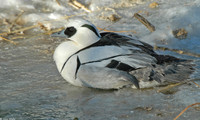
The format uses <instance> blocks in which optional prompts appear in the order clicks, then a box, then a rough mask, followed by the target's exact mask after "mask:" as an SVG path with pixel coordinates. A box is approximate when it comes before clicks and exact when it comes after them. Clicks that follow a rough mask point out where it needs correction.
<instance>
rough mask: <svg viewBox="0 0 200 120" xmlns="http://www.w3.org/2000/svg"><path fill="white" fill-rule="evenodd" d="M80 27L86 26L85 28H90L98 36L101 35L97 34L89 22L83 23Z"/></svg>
mask: <svg viewBox="0 0 200 120" xmlns="http://www.w3.org/2000/svg"><path fill="white" fill-rule="evenodd" d="M81 27H86V28H88V29H90V30H91V31H93V32H94V33H95V34H96V35H97V36H98V37H101V36H99V34H98V32H97V30H96V29H95V28H94V27H93V26H91V25H89V24H84V25H82V26H81Z"/></svg>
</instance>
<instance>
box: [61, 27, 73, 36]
mask: <svg viewBox="0 0 200 120" xmlns="http://www.w3.org/2000/svg"><path fill="white" fill-rule="evenodd" d="M64 33H65V35H67V36H68V37H71V36H73V35H74V34H75V33H76V28H74V27H68V28H66V30H65V31H64Z"/></svg>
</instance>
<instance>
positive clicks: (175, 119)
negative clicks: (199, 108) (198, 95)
mask: <svg viewBox="0 0 200 120" xmlns="http://www.w3.org/2000/svg"><path fill="white" fill-rule="evenodd" d="M195 105H200V103H194V104H191V105H188V106H187V107H186V108H185V109H184V110H182V111H181V112H180V113H179V114H178V115H177V116H176V117H175V118H174V120H177V119H178V118H179V117H180V116H181V115H182V114H183V113H184V112H185V111H186V110H187V109H188V108H190V107H192V106H195Z"/></svg>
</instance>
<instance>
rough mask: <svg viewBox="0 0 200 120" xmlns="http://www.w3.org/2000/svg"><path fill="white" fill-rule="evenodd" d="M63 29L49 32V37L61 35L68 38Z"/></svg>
mask: <svg viewBox="0 0 200 120" xmlns="http://www.w3.org/2000/svg"><path fill="white" fill-rule="evenodd" d="M64 31H65V30H61V31H59V32H55V33H52V34H51V37H62V38H69V37H68V35H65V33H64Z"/></svg>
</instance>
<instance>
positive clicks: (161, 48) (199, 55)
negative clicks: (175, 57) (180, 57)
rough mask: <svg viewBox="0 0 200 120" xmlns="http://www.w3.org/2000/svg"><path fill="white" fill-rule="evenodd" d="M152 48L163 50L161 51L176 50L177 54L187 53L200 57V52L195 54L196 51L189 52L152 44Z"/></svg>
mask: <svg viewBox="0 0 200 120" xmlns="http://www.w3.org/2000/svg"><path fill="white" fill-rule="evenodd" d="M154 50H163V51H165V50H169V51H173V52H176V53H178V54H184V55H189V56H193V57H200V54H197V53H190V52H186V51H182V50H177V49H170V48H166V47H160V46H154Z"/></svg>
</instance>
